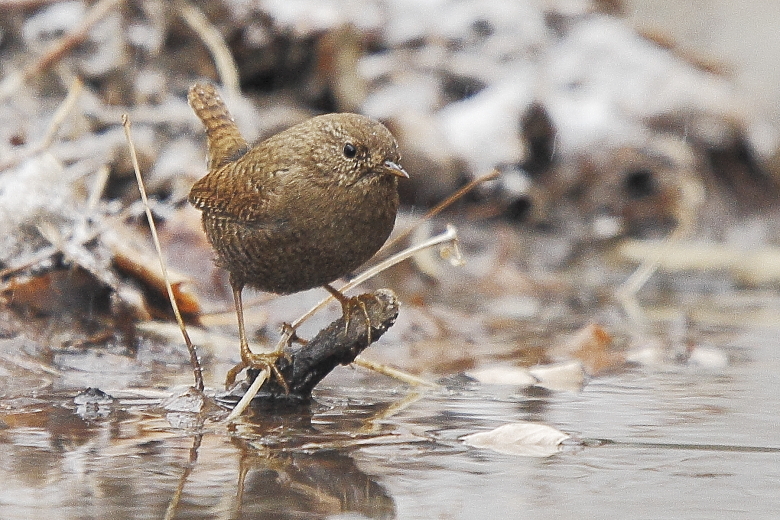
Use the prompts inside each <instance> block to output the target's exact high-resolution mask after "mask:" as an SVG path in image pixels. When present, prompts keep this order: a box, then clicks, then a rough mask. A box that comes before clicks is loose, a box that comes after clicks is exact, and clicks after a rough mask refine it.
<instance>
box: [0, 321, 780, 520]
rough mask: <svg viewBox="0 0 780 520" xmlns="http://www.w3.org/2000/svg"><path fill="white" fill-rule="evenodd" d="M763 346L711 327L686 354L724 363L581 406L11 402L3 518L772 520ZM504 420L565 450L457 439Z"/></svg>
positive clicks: (513, 396) (773, 366)
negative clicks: (227, 412) (531, 426)
mask: <svg viewBox="0 0 780 520" xmlns="http://www.w3.org/2000/svg"><path fill="white" fill-rule="evenodd" d="M734 317H735V318H737V321H740V320H739V316H734ZM744 322H745V323H749V322H750V316H748V315H746V316H745V317H744ZM778 332H780V330H779V329H778V328H777V327H773V326H759V325H751V326H749V328H748V327H746V328H739V327H738V328H731V327H730V328H728V330H726V331H724V328H723V327H719V328H718V329H717V331H715V329H713V332H712V333H710V337H708V333H707V332H703V333H702V334H701V338H699V340H700V341H702V342H705V343H706V342H709V344H711V345H714V346H716V347H717V348H719V349H721V351H722V352H723V353H725V354H726V355H727V356H728V359H729V362H728V364H727V365H726V366H718V367H710V368H697V367H693V366H688V365H686V364H682V363H675V362H665V363H661V364H659V365H645V366H634V367H629V368H626V369H623V370H619V371H616V372H615V373H614V374H612V375H605V376H600V377H596V378H593V379H592V380H590V381H589V383H588V384H587V385H586V386H585V387H584V388H583V389H582V391H580V392H567V391H562V392H555V391H550V390H544V389H539V388H531V389H519V388H516V387H508V386H489V385H482V384H478V383H476V382H474V381H470V380H468V379H467V378H464V377H462V376H452V377H448V378H446V379H444V380H442V382H443V384H444V386H443V387H442V388H439V389H434V390H426V391H419V392H415V391H413V390H409V389H408V388H406V387H405V386H403V385H401V384H397V383H395V382H394V381H391V380H389V379H386V378H384V377H383V376H378V375H371V374H367V373H366V372H365V371H362V370H352V369H348V368H342V369H339V370H337V372H335V373H334V374H332V375H331V376H329V378H328V379H326V381H325V382H324V383H323V385H322V386H321V387H320V388H319V389H318V390H317V392H316V402H315V403H313V404H312V406H311V408H310V409H306V410H298V411H294V412H291V413H286V414H283V415H278V414H268V413H266V414H265V415H262V416H260V415H257V416H255V417H245V418H243V419H242V420H241V421H240V422H239V423H238V424H237V425H235V427H233V428H227V427H225V426H221V425H218V424H213V423H211V422H208V421H207V422H206V425H205V426H203V427H199V426H198V425H197V424H194V423H192V419H193V417H192V416H189V415H187V414H166V412H165V411H163V410H161V409H160V408H159V406H158V405H157V404H156V403H157V400H155V399H151V398H150V399H140V398H137V397H136V398H131V397H125V398H120V399H118V400H117V401H115V402H114V403H113V404H105V405H87V406H85V405H82V406H81V407H79V406H77V405H76V404H74V402H73V395H74V393H75V392H73V391H62V392H59V393H56V394H46V395H37V396H36V397H24V398H21V397H17V398H9V399H6V400H4V401H3V402H0V406H2V421H3V424H2V429H0V450H1V451H0V480H2V482H3V483H4V485H3V486H2V488H1V489H0V517H2V518H47V517H57V518H164V517H166V514H168V515H170V516H169V518H402V519H412V518H420V519H430V518H464V519H465V518H527V517H533V516H536V517H541V518H549V517H561V518H626V517H627V516H629V517H631V518H660V517H669V518H713V517H719V518H731V517H734V518H736V517H743V518H776V512H777V510H778V509H780V496H779V495H778V493H777V482H778V481H780V441H778V436H777V429H778V423H777V415H776V410H777V409H778V408H780V398H779V397H778V395H779V394H778V392H777V389H778V388H779V387H780V385H779V384H778V383H780V359H779V357H780V356H778V349H777V347H778V345H777V343H778V339H777V338H778V337H780V335H779V334H778ZM519 420H525V421H534V422H540V423H545V424H548V425H551V426H554V427H555V428H558V429H560V430H562V431H564V432H566V433H569V434H571V435H572V436H573V437H572V439H570V440H568V441H566V442H565V443H564V445H563V447H562V449H561V451H560V452H559V453H557V454H555V455H553V456H551V457H548V458H533V457H520V456H510V455H503V454H500V453H496V452H493V451H490V450H485V449H477V448H471V447H468V446H466V445H464V444H463V443H462V442H461V441H460V437H462V436H463V435H465V434H468V433H473V432H476V431H484V430H489V429H492V428H494V427H497V426H499V425H501V424H505V423H507V422H513V421H519ZM177 490H178V491H177Z"/></svg>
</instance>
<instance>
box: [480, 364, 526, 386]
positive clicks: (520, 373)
mask: <svg viewBox="0 0 780 520" xmlns="http://www.w3.org/2000/svg"><path fill="white" fill-rule="evenodd" d="M466 375H467V376H469V377H470V378H472V379H476V380H477V381H479V382H480V383H482V384H485V385H515V386H522V387H526V386H533V385H535V384H536V383H538V382H539V380H538V379H537V378H536V377H534V376H533V375H531V373H530V372H529V371H528V369H526V368H522V367H512V366H492V367H485V368H478V369H476V370H469V371H468V372H466Z"/></svg>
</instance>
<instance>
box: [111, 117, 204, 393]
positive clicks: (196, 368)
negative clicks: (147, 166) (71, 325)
mask: <svg viewBox="0 0 780 520" xmlns="http://www.w3.org/2000/svg"><path fill="white" fill-rule="evenodd" d="M122 126H123V127H124V130H125V137H126V138H127V145H128V147H129V148H130V159H131V160H132V162H133V171H134V172H135V178H136V181H137V182H138V190H139V191H140V192H141V200H142V201H143V204H144V210H145V211H146V219H147V220H148V221H149V229H150V230H151V232H152V241H153V242H154V247H155V249H157V257H158V258H159V260H160V269H161V270H162V273H163V279H164V280H165V289H166V290H167V291H168V299H169V301H170V302H171V308H173V314H174V315H175V316H176V322H177V323H178V324H179V329H180V330H181V335H182V336H183V337H184V343H185V344H186V345H187V350H188V351H189V353H190V365H191V366H192V371H193V374H194V375H195V389H196V390H198V391H199V392H203V388H204V387H203V371H202V369H201V367H200V361H199V360H198V353H197V351H196V350H195V345H193V344H192V341H191V340H190V336H189V334H187V328H186V327H185V326H184V320H183V319H182V317H181V313H180V312H179V306H178V304H177V303H176V298H175V296H174V294H173V287H172V286H171V281H170V279H169V278H168V269H167V267H166V265H165V260H163V255H162V247H161V246H160V239H159V238H158V237H157V227H156V226H155V224H154V218H153V217H152V209H151V207H150V206H149V199H147V197H146V187H145V186H144V180H143V177H141V169H140V167H139V166H138V156H137V155H136V152H135V145H134V144H133V139H132V136H131V135H130V118H129V117H128V115H127V114H123V115H122Z"/></svg>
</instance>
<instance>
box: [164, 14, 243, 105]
mask: <svg viewBox="0 0 780 520" xmlns="http://www.w3.org/2000/svg"><path fill="white" fill-rule="evenodd" d="M176 6H177V7H178V8H179V14H180V15H181V17H182V18H183V19H184V21H185V22H186V23H187V25H189V26H190V28H191V29H192V30H193V31H195V33H196V34H197V35H198V37H200V39H201V40H202V41H203V44H204V45H205V46H206V48H207V49H208V50H209V52H210V53H211V56H212V57H213V58H214V65H215V66H216V67H217V74H219V78H220V83H221V84H222V86H223V88H225V89H226V90H229V91H230V92H231V93H233V94H238V93H239V91H240V87H239V79H238V66H237V65H236V62H235V60H234V59H233V55H232V54H231V53H230V48H229V47H228V45H227V43H226V42H225V39H224V38H223V37H222V34H221V33H220V32H219V31H218V30H217V28H216V27H214V25H213V24H212V23H211V22H210V21H209V19H208V18H206V15H204V14H203V12H201V11H200V9H198V8H197V7H195V6H194V5H192V4H190V3H189V2H187V1H186V0H179V1H178V2H176Z"/></svg>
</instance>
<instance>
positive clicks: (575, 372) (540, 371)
mask: <svg viewBox="0 0 780 520" xmlns="http://www.w3.org/2000/svg"><path fill="white" fill-rule="evenodd" d="M528 373H529V374H530V375H531V376H532V377H535V378H536V379H537V380H538V382H537V383H536V386H541V387H544V388H547V389H548V390H568V391H571V392H578V391H580V390H581V389H582V387H583V386H584V385H585V381H586V375H585V369H584V368H583V367H582V363H580V362H579V361H568V362H566V363H555V364H552V365H537V366H534V367H531V368H529V369H528Z"/></svg>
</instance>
